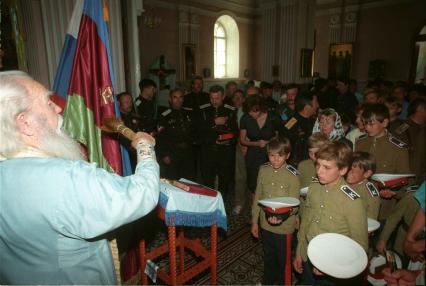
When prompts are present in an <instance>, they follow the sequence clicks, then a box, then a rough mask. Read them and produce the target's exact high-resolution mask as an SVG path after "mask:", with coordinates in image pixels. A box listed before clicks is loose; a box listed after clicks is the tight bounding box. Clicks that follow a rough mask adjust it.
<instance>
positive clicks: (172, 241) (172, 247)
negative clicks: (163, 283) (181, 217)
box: [167, 226, 177, 286]
mask: <svg viewBox="0 0 426 286" xmlns="http://www.w3.org/2000/svg"><path fill="white" fill-rule="evenodd" d="M167 228H168V233H169V258H170V285H173V286H175V285H176V284H177V282H176V227H174V226H169V227H167Z"/></svg>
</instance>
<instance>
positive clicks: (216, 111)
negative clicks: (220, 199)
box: [199, 85, 238, 197]
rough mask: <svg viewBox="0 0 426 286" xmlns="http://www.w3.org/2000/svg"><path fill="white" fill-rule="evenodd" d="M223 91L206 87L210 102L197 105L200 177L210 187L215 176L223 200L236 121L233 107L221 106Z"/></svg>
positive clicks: (232, 164)
mask: <svg viewBox="0 0 426 286" xmlns="http://www.w3.org/2000/svg"><path fill="white" fill-rule="evenodd" d="M223 98H224V90H223V88H222V87H221V86H219V85H215V86H212V87H211V88H210V103H206V104H202V105H200V115H201V120H200V123H199V127H200V128H199V130H200V132H201V140H202V144H201V156H202V165H201V174H202V177H203V182H204V184H205V185H206V186H208V187H211V188H213V187H214V181H215V177H216V175H217V176H218V179H219V186H218V189H219V191H220V192H221V193H222V195H223V196H224V197H226V195H227V194H228V189H229V185H230V183H231V181H232V176H233V174H234V171H233V170H234V158H235V153H234V152H235V146H234V145H235V142H236V137H237V136H236V135H237V134H236V133H237V130H238V128H237V121H236V113H235V108H234V107H233V106H230V105H227V104H223Z"/></svg>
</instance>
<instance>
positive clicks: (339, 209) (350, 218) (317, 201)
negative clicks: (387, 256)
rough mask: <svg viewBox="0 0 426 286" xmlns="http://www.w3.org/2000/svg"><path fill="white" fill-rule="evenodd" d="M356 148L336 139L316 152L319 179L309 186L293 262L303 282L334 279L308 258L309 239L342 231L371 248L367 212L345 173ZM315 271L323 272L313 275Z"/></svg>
mask: <svg viewBox="0 0 426 286" xmlns="http://www.w3.org/2000/svg"><path fill="white" fill-rule="evenodd" d="M351 157H352V150H351V149H350V147H348V146H347V145H346V144H345V143H342V142H338V141H333V142H330V143H328V144H326V145H325V146H323V147H322V148H321V149H320V150H319V151H318V152H317V153H316V158H317V161H316V171H317V176H318V182H316V183H312V184H311V185H310V186H309V192H308V194H307V197H306V202H305V206H304V209H303V213H302V217H301V225H300V228H299V233H298V236H297V239H298V245H297V249H296V255H295V259H294V262H293V265H294V268H295V270H296V271H297V272H299V273H303V275H302V283H301V284H303V285H305V284H308V285H317V284H318V283H320V284H322V283H324V282H325V283H327V285H328V283H330V282H333V281H334V279H333V278H331V277H329V276H327V275H321V273H318V270H316V269H313V266H312V264H310V262H309V261H308V255H307V248H308V244H309V241H311V240H312V239H313V238H314V237H315V236H317V235H319V234H322V233H329V232H331V233H339V234H343V235H346V236H348V237H350V238H351V239H353V240H355V241H356V242H358V243H359V244H360V245H361V246H362V247H363V248H364V250H365V251H367V248H368V231H367V214H366V212H365V206H364V203H363V202H362V199H361V197H360V195H359V194H357V193H356V192H355V191H354V190H353V189H352V188H350V187H349V186H348V185H347V183H346V181H345V179H344V177H343V176H344V175H345V174H346V172H347V171H348V168H349V166H350V164H351V159H352V158H351ZM313 273H316V274H319V275H320V276H318V275H315V276H314V275H313Z"/></svg>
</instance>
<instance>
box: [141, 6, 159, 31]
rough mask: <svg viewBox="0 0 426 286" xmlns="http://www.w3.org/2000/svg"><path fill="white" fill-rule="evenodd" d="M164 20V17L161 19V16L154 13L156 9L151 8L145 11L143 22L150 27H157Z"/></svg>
mask: <svg viewBox="0 0 426 286" xmlns="http://www.w3.org/2000/svg"><path fill="white" fill-rule="evenodd" d="M162 21H163V19H161V17H160V16H158V15H156V14H155V13H154V10H153V9H152V8H150V9H149V10H147V11H146V12H145V16H144V19H143V23H144V25H145V26H147V27H148V28H150V29H155V28H157V27H158V26H160V24H161V22H162Z"/></svg>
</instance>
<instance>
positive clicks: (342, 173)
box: [339, 167, 349, 177]
mask: <svg viewBox="0 0 426 286" xmlns="http://www.w3.org/2000/svg"><path fill="white" fill-rule="evenodd" d="M348 170H349V168H348V167H343V168H342V169H339V174H340V176H342V177H343V176H344V175H346V173H347V172H348Z"/></svg>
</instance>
